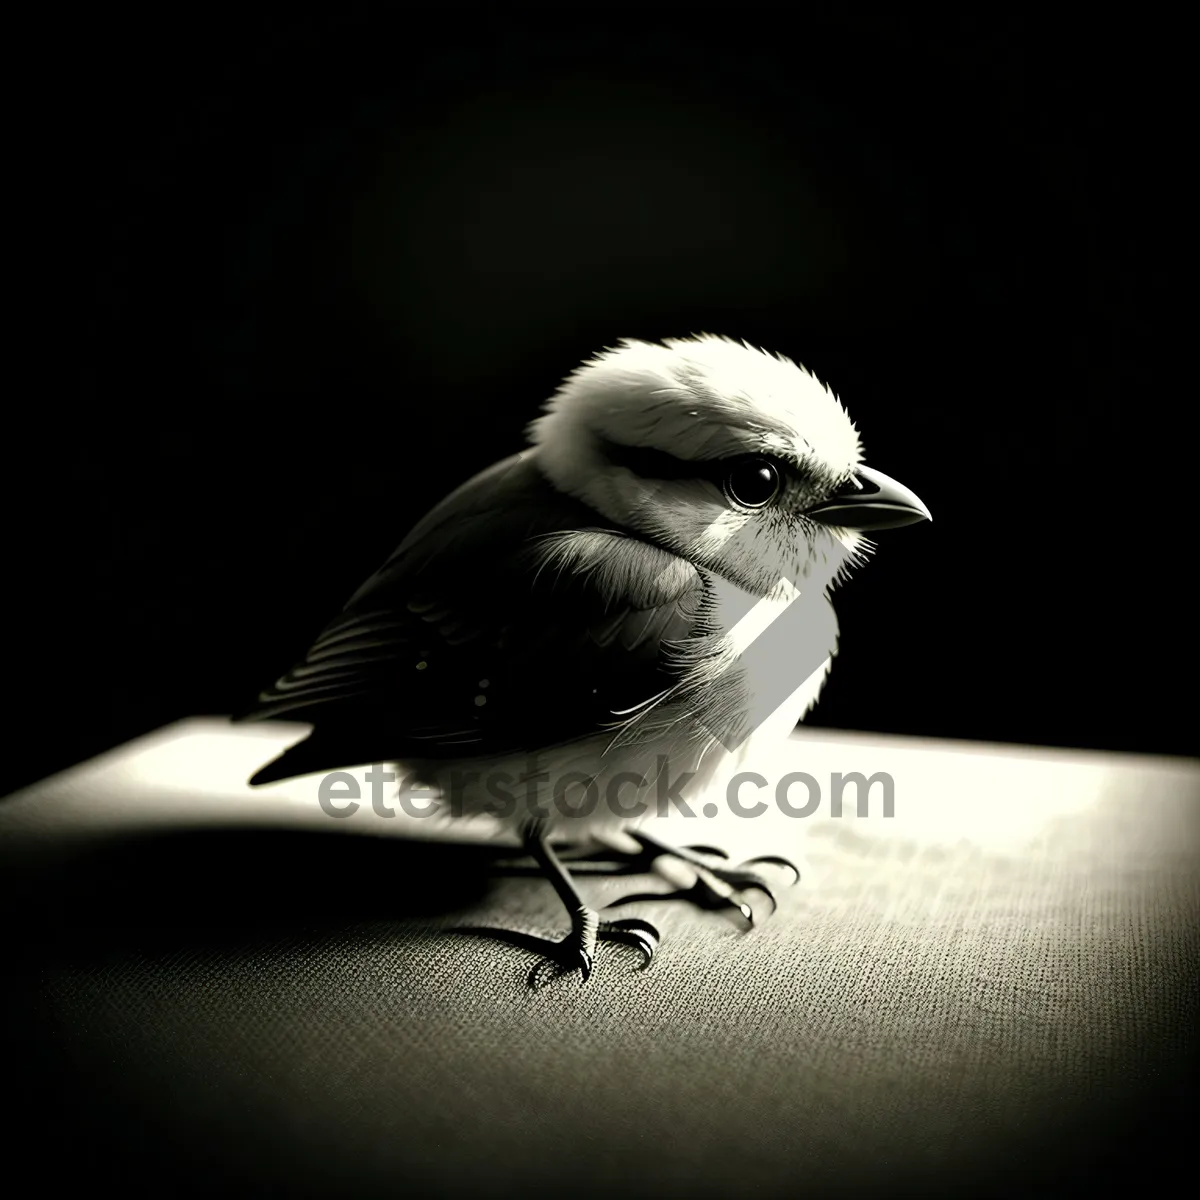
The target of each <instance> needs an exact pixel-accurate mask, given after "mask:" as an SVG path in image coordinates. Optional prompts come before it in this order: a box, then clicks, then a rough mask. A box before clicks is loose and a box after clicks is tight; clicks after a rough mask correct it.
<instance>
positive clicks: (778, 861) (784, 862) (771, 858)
mask: <svg viewBox="0 0 1200 1200" xmlns="http://www.w3.org/2000/svg"><path fill="white" fill-rule="evenodd" d="M755 863H770V864H771V865H772V866H776V867H787V869H788V870H789V871H791V873H792V874H793V875H795V877H796V878H795V879H793V880H792V883H791V886H792V887H795V886H796V884H798V883H799V882H800V868H799V867H798V866H796V864H795V863H794V862H792V860H791V859H790V858H783V857H781V856H780V855H778V854H762V855H759V857H758V858H748V859H747V860H746V861H745V862H744V863H742V866H743V867H752V866H754V864H755Z"/></svg>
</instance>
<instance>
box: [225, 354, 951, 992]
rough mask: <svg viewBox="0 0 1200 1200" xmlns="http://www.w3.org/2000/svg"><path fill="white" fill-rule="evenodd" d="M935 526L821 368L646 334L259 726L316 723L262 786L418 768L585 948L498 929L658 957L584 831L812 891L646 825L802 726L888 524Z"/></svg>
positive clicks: (587, 966) (435, 536) (576, 392)
mask: <svg viewBox="0 0 1200 1200" xmlns="http://www.w3.org/2000/svg"><path fill="white" fill-rule="evenodd" d="M931 520H932V517H931V516H930V513H929V510H928V508H927V507H926V506H925V505H924V503H923V502H922V501H921V500H920V499H918V498H917V496H916V495H915V494H914V493H913V492H912V491H910V490H909V489H908V488H907V487H905V486H904V485H902V484H900V483H898V482H897V481H896V480H894V479H892V478H890V477H889V476H887V475H884V474H883V473H882V472H880V471H877V470H874V469H873V468H870V467H868V466H866V465H865V464H864V462H863V450H862V443H861V439H860V436H859V432H858V429H857V426H856V425H855V424H854V422H853V421H852V420H851V419H850V416H849V414H848V413H847V411H846V408H845V407H844V405H843V404H842V402H841V400H840V399H839V398H838V396H837V395H836V394H835V393H834V392H833V391H832V390H831V389H830V387H829V386H828V385H827V384H826V383H823V382H822V381H820V380H819V379H818V378H817V377H816V376H815V375H814V374H813V373H812V372H811V371H809V370H808V369H807V368H806V367H804V366H803V365H801V364H798V363H797V362H795V361H794V360H793V359H791V358H788V357H786V356H784V355H782V354H777V353H771V352H768V351H766V350H763V349H761V348H759V347H757V346H754V345H752V344H750V343H749V342H746V341H743V340H736V339H734V338H730V337H726V336H723V335H715V334H693V335H690V336H688V337H680V338H663V339H661V340H659V341H645V340H640V339H636V338H626V339H623V340H620V341H619V342H617V343H616V344H615V345H611V346H609V347H607V348H605V349H604V350H602V351H600V352H598V353H596V354H594V355H592V356H591V357H590V358H587V359H585V360H584V361H583V362H582V363H581V364H580V365H579V366H577V367H576V368H575V369H574V370H573V371H572V372H571V373H570V374H568V375H567V376H566V377H565V379H563V381H562V383H561V384H560V385H559V386H558V388H557V390H555V391H554V392H553V394H552V395H551V396H550V398H549V399H548V400H546V401H545V403H544V404H543V405H542V407H541V409H540V411H539V413H538V415H537V416H536V417H535V418H534V419H533V420H532V421H531V422H530V423H529V424H528V425H527V427H526V445H525V447H524V448H523V449H522V450H521V451H520V452H518V453H516V454H514V455H511V456H510V457H508V458H505V459H503V460H502V461H500V462H497V463H495V464H494V465H492V466H490V467H488V468H487V469H485V470H483V471H482V472H480V473H479V474H477V475H475V476H474V477H473V478H471V479H469V480H468V481H467V482H465V483H463V484H462V485H461V486H460V487H458V488H457V489H456V490H454V491H453V492H451V493H450V494H449V495H448V496H446V497H445V499H443V500H441V501H440V502H439V503H437V504H436V505H435V506H434V507H433V508H432V509H430V510H429V511H428V512H427V513H426V514H425V516H424V517H422V518H421V519H420V520H419V521H418V522H417V523H416V525H415V526H413V527H412V528H411V530H410V531H409V533H408V534H407V536H406V537H404V539H403V541H401V543H400V544H399V546H398V547H397V548H396V550H395V551H394V552H393V553H392V554H391V555H390V557H388V558H387V560H386V561H385V562H384V563H383V565H382V566H381V567H380V568H379V569H378V570H377V571H376V572H375V574H373V575H372V576H371V577H370V578H369V579H368V580H367V581H366V582H365V583H364V584H363V585H362V586H361V587H360V588H359V589H358V590H357V591H356V592H355V593H354V594H353V595H352V596H351V598H350V600H349V601H348V602H347V604H346V605H345V607H344V608H343V610H342V611H341V612H340V613H339V614H338V615H337V616H336V617H335V618H334V619H333V620H332V621H331V622H330V623H329V624H328V625H327V626H326V627H325V628H324V629H323V631H322V632H321V633H320V634H319V636H317V638H316V640H315V641H314V643H313V644H312V646H311V647H310V648H309V650H308V651H307V653H306V654H305V655H304V657H303V658H302V659H301V660H300V661H299V662H297V663H296V664H295V665H294V666H292V668H291V669H290V670H289V671H287V673H286V674H284V675H283V676H281V677H280V678H279V679H278V680H277V681H276V682H275V683H274V684H273V685H272V686H270V687H268V688H267V689H266V690H264V691H263V692H261V693H260V694H259V696H258V699H257V702H256V703H255V704H254V705H253V706H252V707H250V708H249V709H247V710H245V711H243V712H241V713H239V714H237V715H236V716H235V718H234V719H235V720H239V721H261V720H273V719H286V720H290V721H300V722H304V723H307V724H309V725H311V727H312V729H311V732H310V733H309V735H308V736H307V737H306V738H304V739H303V740H301V741H300V742H298V743H297V744H295V745H294V746H291V747H290V748H289V749H287V750H286V751H285V752H284V753H283V754H281V755H280V756H279V757H277V758H276V759H274V760H273V761H271V762H269V763H267V764H266V765H264V766H263V767H262V768H261V769H260V770H259V771H258V772H257V773H256V774H255V775H254V776H253V777H252V778H251V780H250V783H251V785H252V786H255V787H260V786H264V785H269V784H272V783H275V782H278V781H281V780H284V779H289V778H293V777H296V776H301V775H309V774H314V773H317V772H329V771H333V770H335V769H339V768H349V767H358V766H363V765H366V764H382V763H389V764H396V765H397V767H398V768H399V767H402V768H403V769H404V770H405V771H406V772H407V775H406V778H408V779H419V780H420V781H421V782H422V784H424V785H427V786H428V787H430V788H432V789H433V794H435V795H437V796H440V797H442V798H443V800H445V799H446V798H448V799H449V817H450V819H456V818H463V817H466V818H470V817H474V816H478V815H480V814H487V815H489V816H492V817H493V818H494V819H497V820H499V821H500V824H501V828H503V829H505V830H507V831H509V832H511V833H513V834H515V835H516V837H517V838H518V839H519V844H520V846H521V847H522V849H523V850H524V852H525V853H526V854H527V855H528V856H530V857H532V859H533V860H534V862H535V864H536V869H537V870H538V871H539V872H541V873H542V874H544V875H545V877H546V878H548V879H549V881H550V882H551V883H552V884H553V886H554V888H555V890H556V891H557V893H558V895H559V897H560V899H561V901H562V903H563V905H564V907H565V909H566V911H567V915H568V917H569V921H570V929H569V931H568V932H567V933H566V935H565V936H564V937H562V938H561V939H542V938H535V937H533V936H532V935H526V934H521V933H519V932H518V931H493V932H497V933H500V934H501V935H507V936H508V937H509V940H510V941H513V942H515V943H516V944H518V945H523V946H525V947H527V948H531V949H534V950H535V951H537V952H538V953H539V956H540V959H541V962H542V963H546V962H549V963H552V964H554V965H556V966H557V968H558V969H559V970H560V971H561V972H572V971H574V970H578V971H579V972H580V974H581V979H582V982H585V983H586V982H587V980H588V978H589V977H590V976H591V974H592V971H593V967H594V964H595V958H596V954H597V949H598V945H599V943H601V942H605V941H609V942H615V943H623V944H625V945H627V946H632V947H635V948H637V949H638V950H640V951H641V954H642V964H641V965H642V967H645V966H648V965H649V964H650V962H651V961H652V959H653V957H654V953H655V950H656V949H657V948H658V945H659V941H660V937H659V932H658V930H657V929H656V928H655V927H654V926H653V925H652V924H651V923H650V922H648V921H643V920H640V919H634V918H630V919H625V920H618V919H603V918H602V917H601V915H600V914H599V913H597V912H596V911H595V910H594V909H592V908H591V907H589V906H588V905H587V904H586V903H585V902H584V900H583V899H582V897H581V894H580V891H579V888H578V885H577V883H576V879H575V876H576V875H577V874H578V873H579V867H578V866H574V870H573V869H572V866H573V864H572V862H571V860H570V859H569V858H567V857H566V855H565V852H564V850H563V847H564V845H565V846H566V847H568V848H569V847H571V846H576V847H579V846H583V847H591V848H592V850H593V851H594V852H596V853H599V854H603V853H605V849H606V848H607V849H609V850H611V849H613V848H614V847H616V848H620V849H621V850H622V852H623V853H624V854H625V855H626V856H627V859H628V861H629V862H630V863H638V864H643V865H644V864H645V863H647V862H649V863H653V862H655V861H659V862H665V861H667V860H670V859H678V860H682V862H683V863H684V864H686V865H687V867H688V868H690V869H691V870H692V871H693V878H694V879H695V883H694V884H693V887H692V888H691V889H685V891H686V892H687V895H688V896H689V898H691V899H694V900H700V901H701V902H703V903H705V904H706V905H708V906H709V907H713V906H730V907H733V908H735V909H737V910H738V911H739V912H741V914H742V915H743V916H744V917H745V918H746V919H747V921H748V922H750V923H751V924H752V923H753V910H752V909H751V908H750V906H749V905H748V904H745V903H744V902H743V901H742V900H741V899H740V896H742V895H743V894H745V893H746V892H747V891H749V890H751V889H754V888H757V889H759V890H761V891H763V892H765V893H766V894H767V895H768V896H769V897H770V898H771V899H772V901H774V895H773V893H772V892H771V889H770V886H769V884H768V883H767V881H766V879H765V878H764V876H763V873H762V872H760V871H759V870H757V869H756V868H757V867H758V866H760V865H764V864H766V863H768V862H773V863H778V864H783V865H787V866H791V867H792V870H793V871H794V872H795V875H796V879H797V880H798V878H799V871H798V870H797V869H796V868H795V866H794V864H791V863H788V862H787V860H783V859H779V858H777V857H775V856H764V857H761V858H758V859H752V860H750V861H749V862H748V863H744V864H742V865H741V866H739V867H732V866H726V865H724V864H723V863H714V862H713V861H712V859H714V858H718V857H724V855H723V853H722V851H720V850H719V849H717V848H714V847H699V846H698V847H676V846H674V845H671V844H669V843H667V842H664V841H661V840H659V839H658V838H656V837H652V836H651V835H649V834H648V833H645V832H643V831H641V830H639V824H640V823H641V821H642V820H643V819H644V816H645V815H646V813H647V812H655V811H657V812H659V813H662V812H663V809H664V807H665V808H666V809H667V810H668V811H669V810H670V808H671V806H672V805H678V804H680V803H683V804H686V803H687V797H688V796H697V795H702V794H705V789H706V788H709V787H711V786H712V784H713V781H714V780H715V779H717V778H718V777H719V775H720V773H721V772H722V771H729V770H735V769H737V768H738V767H739V766H742V765H745V764H746V763H748V762H752V761H753V760H754V758H755V755H756V754H758V753H759V752H760V751H761V750H762V748H763V747H765V746H768V745H770V744H777V743H778V742H779V741H780V740H781V739H783V738H786V737H787V736H789V735H790V734H791V733H792V731H793V730H794V729H795V727H796V725H797V724H798V723H799V722H800V721H801V720H802V719H803V718H804V717H805V716H807V715H808V713H809V712H810V711H811V710H812V708H813V707H814V705H815V704H816V703H817V700H818V698H819V696H820V693H821V690H822V688H823V686H824V684H825V681H826V678H827V677H828V674H829V671H830V669H831V666H832V662H833V659H834V657H835V656H836V654H837V650H838V623H837V618H836V615H835V613H834V609H833V604H832V594H833V593H834V591H835V590H836V588H837V587H838V586H840V585H841V584H842V583H843V582H844V581H845V580H846V578H848V576H849V575H850V574H851V572H852V571H853V570H855V569H856V568H858V567H859V566H861V565H862V564H863V563H864V562H865V561H866V559H867V558H868V557H869V556H870V554H871V553H872V552H873V550H874V549H875V545H874V543H873V542H872V541H871V540H870V539H868V538H867V537H866V534H867V533H868V532H873V531H876V530H880V529H888V528H898V527H902V526H905V525H911V524H915V523H918V522H921V521H931ZM680 780H682V781H683V783H679V782H678V781H680ZM571 788H574V793H573V797H572V798H569V797H568V793H569V792H570V790H571ZM664 793H666V803H665V806H664V803H663V795H664ZM681 894H682V893H681ZM622 902H623V901H618V902H617V904H620V903H622ZM616 906H617V905H616V904H614V905H611V906H608V907H610V908H615V907H616Z"/></svg>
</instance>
